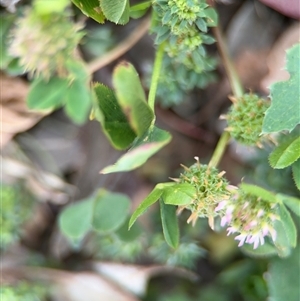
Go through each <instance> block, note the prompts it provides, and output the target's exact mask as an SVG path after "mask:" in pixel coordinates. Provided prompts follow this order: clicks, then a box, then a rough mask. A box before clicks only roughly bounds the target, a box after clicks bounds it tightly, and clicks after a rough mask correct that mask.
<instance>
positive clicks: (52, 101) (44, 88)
mask: <svg viewBox="0 0 300 301" xmlns="http://www.w3.org/2000/svg"><path fill="white" fill-rule="evenodd" d="M68 85H69V84H68V81H67V80H66V79H63V78H59V77H52V78H50V79H49V81H46V80H44V79H41V78H40V79H39V78H37V79H35V80H34V81H33V83H32V84H31V87H30V90H29V94H28V97H27V105H28V107H29V108H30V109H36V110H44V109H53V108H57V107H59V106H61V105H62V104H63V101H64V97H65V94H66V93H67V91H68Z"/></svg>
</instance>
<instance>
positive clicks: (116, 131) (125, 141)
mask: <svg viewBox="0 0 300 301" xmlns="http://www.w3.org/2000/svg"><path fill="white" fill-rule="evenodd" d="M94 91H95V94H96V98H97V105H98V108H99V110H100V112H99V113H100V115H98V119H100V122H101V125H102V129H103V132H104V134H105V135H106V137H107V138H108V139H109V140H110V142H111V144H112V145H113V146H114V147H115V148H117V149H125V148H127V147H128V146H129V145H130V144H131V143H132V142H133V140H134V139H135V138H136V135H135V133H134V132H133V130H132V129H131V127H130V125H129V123H128V121H127V119H126V116H125V114H124V113H123V111H122V110H121V107H120V105H119V104H118V102H117V99H116V97H115V94H114V92H113V91H112V90H111V89H109V88H108V87H106V86H104V85H102V84H96V85H95V86H94ZM96 115H97V113H96Z"/></svg>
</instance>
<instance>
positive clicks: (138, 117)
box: [113, 62, 154, 137]
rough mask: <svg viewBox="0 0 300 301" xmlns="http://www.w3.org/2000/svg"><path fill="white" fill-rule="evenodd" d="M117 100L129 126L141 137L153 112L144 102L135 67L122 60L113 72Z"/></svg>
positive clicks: (143, 93)
mask: <svg viewBox="0 0 300 301" xmlns="http://www.w3.org/2000/svg"><path fill="white" fill-rule="evenodd" d="M113 85H114V87H115V93H116V96H117V99H118V102H119V104H120V106H121V108H122V110H123V112H124V113H125V115H126V117H127V120H128V122H129V124H130V125H131V128H132V129H133V130H134V132H135V133H136V134H137V136H138V137H141V136H142V135H143V134H144V133H145V132H146V131H147V130H148V129H149V127H150V125H151V123H152V120H153V118H154V114H153V112H152V110H151V108H150V107H149V106H148V104H147V102H146V96H145V92H144V90H143V87H142V84H141V82H140V79H139V76H138V74H137V72H136V70H135V68H134V67H133V66H132V65H131V64H129V63H127V62H123V63H121V64H119V65H118V66H117V67H116V68H115V70H114V73H113Z"/></svg>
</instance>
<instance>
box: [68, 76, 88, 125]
mask: <svg viewBox="0 0 300 301" xmlns="http://www.w3.org/2000/svg"><path fill="white" fill-rule="evenodd" d="M91 105H92V94H91V91H90V90H89V88H88V87H87V84H86V83H85V81H82V80H74V81H73V82H72V85H71V86H70V87H69V89H68V90H67V93H66V107H65V110H66V113H67V115H68V116H69V117H70V118H71V119H72V120H73V121H74V122H76V123H78V124H82V123H84V122H85V121H86V120H87V118H88V114H89V112H90V110H91Z"/></svg>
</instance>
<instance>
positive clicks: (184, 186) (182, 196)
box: [162, 183, 196, 206]
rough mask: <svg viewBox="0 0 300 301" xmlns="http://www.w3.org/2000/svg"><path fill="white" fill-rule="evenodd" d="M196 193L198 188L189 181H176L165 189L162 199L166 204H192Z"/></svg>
mask: <svg viewBox="0 0 300 301" xmlns="http://www.w3.org/2000/svg"><path fill="white" fill-rule="evenodd" d="M195 195H196V188H195V187H194V186H193V185H191V184H188V183H181V184H178V183H174V185H173V186H170V187H167V188H165V190H164V193H163V195H162V199H163V201H164V203H165V204H169V205H177V206H183V205H187V204H190V203H191V202H192V201H193V200H194V199H195Z"/></svg>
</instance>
